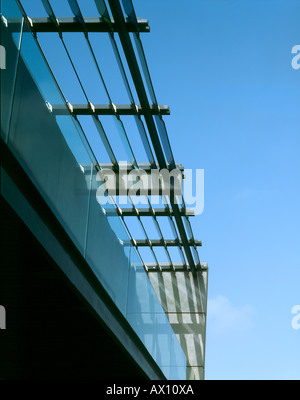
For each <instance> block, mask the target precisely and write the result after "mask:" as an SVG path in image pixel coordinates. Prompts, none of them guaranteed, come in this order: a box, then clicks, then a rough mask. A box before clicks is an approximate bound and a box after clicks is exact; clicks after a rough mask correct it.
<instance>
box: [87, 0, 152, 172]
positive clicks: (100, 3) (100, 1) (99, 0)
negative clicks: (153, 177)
mask: <svg viewBox="0 0 300 400" xmlns="http://www.w3.org/2000/svg"><path fill="white" fill-rule="evenodd" d="M94 1H95V4H96V7H97V9H98V12H99V14H100V15H101V17H102V18H104V19H105V20H106V21H107V23H108V25H109V26H110V27H111V24H110V21H111V18H110V16H109V12H108V9H107V7H106V4H105V1H104V0H94ZM133 23H134V25H135V21H134V22H133ZM109 37H110V41H111V44H112V47H113V50H114V53H115V56H116V58H117V61H118V65H119V69H120V71H121V75H122V78H123V82H124V84H125V87H126V90H127V93H128V96H129V99H130V101H131V104H132V106H133V107H134V108H137V106H136V105H135V101H134V97H133V94H132V90H131V88H130V84H129V81H128V78H127V75H126V72H125V67H124V64H123V61H122V58H121V55H120V52H119V49H118V46H117V43H116V40H115V37H114V33H113V31H112V30H111V32H110V33H109ZM137 111H138V108H137ZM137 114H138V115H135V116H134V119H135V123H136V125H137V128H138V131H139V134H140V137H141V140H142V142H143V146H144V149H145V151H146V154H147V157H148V160H149V162H150V164H151V165H152V166H153V167H154V168H155V159H154V155H153V153H152V150H151V146H150V143H149V139H148V136H147V133H146V129H145V126H144V123H143V121H142V119H141V117H140V115H139V113H138V112H137Z"/></svg>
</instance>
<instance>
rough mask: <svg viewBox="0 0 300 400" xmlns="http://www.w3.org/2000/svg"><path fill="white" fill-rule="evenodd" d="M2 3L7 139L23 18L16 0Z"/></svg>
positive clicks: (0, 65) (0, 59)
mask: <svg viewBox="0 0 300 400" xmlns="http://www.w3.org/2000/svg"><path fill="white" fill-rule="evenodd" d="M0 4H1V15H2V16H1V17H0V38H1V42H0V45H1V47H0V74H1V82H0V89H1V93H0V96H1V104H0V106H1V137H2V138H3V139H4V140H5V141H7V138H8V131H9V123H10V116H11V108H12V102H13V96H14V89H15V80H16V74H17V67H18V57H19V45H20V40H21V32H22V26H23V18H22V16H21V13H20V11H19V8H18V7H17V5H16V4H15V3H14V2H12V1H5V2H4V1H2V2H1V3H0Z"/></svg>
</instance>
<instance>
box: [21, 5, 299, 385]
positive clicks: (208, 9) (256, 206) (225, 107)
mask: <svg viewBox="0 0 300 400" xmlns="http://www.w3.org/2000/svg"><path fill="white" fill-rule="evenodd" d="M30 2H31V4H33V3H38V2H39V1H33V0H30V1H24V4H25V3H30ZM52 3H53V4H56V7H61V8H60V11H61V14H60V15H61V16H63V14H64V3H67V1H64V2H62V1H61V0H59V1H56V0H53V1H52ZM79 3H80V4H81V5H82V7H83V10H85V11H86V12H89V10H90V13H91V15H86V16H92V15H93V14H92V12H93V10H94V8H89V4H90V2H87V1H86V0H85V1H79ZM134 5H135V8H136V11H137V15H138V16H140V17H144V18H148V19H149V21H150V26H151V34H145V35H143V43H144V47H145V51H146V55H147V59H148V62H149V67H150V72H151V76H152V79H153V83H154V87H155V90H156V95H157V98H158V101H159V103H160V104H167V105H169V106H170V107H171V112H172V114H171V116H170V117H166V118H165V121H166V123H167V128H168V132H169V137H170V141H171V145H172V148H173V151H174V156H175V160H176V162H180V163H182V164H183V165H184V166H185V168H191V169H194V170H195V169H204V170H205V211H204V213H203V215H201V216H199V217H196V218H195V219H194V220H193V228H194V232H195V236H196V238H197V239H199V240H202V241H203V248H202V249H200V256H201V261H202V262H207V263H208V264H209V267H210V273H209V307H208V327H207V357H206V378H207V379H300V330H298V331H295V330H293V329H292V324H291V322H292V317H293V316H292V314H291V312H292V308H293V306H294V305H297V304H300V290H299V286H300V268H299V267H300V254H299V240H300V231H299V221H300V205H299V198H300V183H299V182H300V180H299V173H300V157H299V155H300V154H299V153H300V70H299V71H295V70H293V69H292V67H291V61H292V58H293V55H292V54H291V50H292V47H293V46H294V45H297V44H300V25H299V16H300V3H299V1H298V0H189V1H188V2H184V1H179V0H163V1H162V0H151V1H146V0H135V1H134ZM65 10H66V11H65V14H66V16H67V15H68V14H69V11H68V7H66V8H65ZM46 39H47V38H46V37H45V40H44V43H45V46H46V42H47V40H46ZM66 41H67V37H66ZM77 46H79V43H77ZM83 46H84V44H82V47H81V48H82V49H83ZM95 46H97V44H96V43H95ZM98 46H100V44H98ZM102 46H107V43H106V44H104V43H103V44H102ZM105 48H107V47H105ZM75 50H76V49H74V51H75ZM56 51H57V52H58V51H59V49H58V47H57V49H56ZM82 51H83V50H82ZM57 54H60V53H56V57H57ZM78 65H79V66H80V63H79V64H78ZM104 68H105V66H104ZM106 68H108V69H107V71H109V64H108V65H107V66H106ZM61 73H63V74H64V79H66V80H67V79H68V77H67V75H68V74H66V71H65V70H63V71H61ZM57 74H58V75H59V71H57ZM86 84H87V85H89V83H88V82H87V83H86ZM89 86H90V91H91V92H92V91H93V90H95V89H93V85H89ZM115 87H117V85H116V86H115ZM118 87H119V86H118ZM77 94H78V92H76V93H75V89H74V93H71V94H70V96H71V97H72V96H74V97H73V98H72V99H70V100H73V102H74V103H76V102H81V101H80V100H81V99H80V98H76V96H77ZM95 96H100V94H99V93H98V92H97V93H96V92H95ZM118 96H120V99H121V100H122V99H123V97H122V96H123V95H121V93H119V92H116V97H118ZM121 100H120V101H119V103H122V102H123V101H121ZM98 102H99V103H101V102H103V101H100V100H99V101H98ZM95 103H97V101H95ZM116 103H118V101H116ZM83 124H84V121H83ZM123 155H124V154H123V153H122V152H121V153H120V156H119V158H121V157H123ZM124 159H125V158H124ZM138 161H140V162H142V161H145V160H138Z"/></svg>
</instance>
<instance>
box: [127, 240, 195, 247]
mask: <svg viewBox="0 0 300 400" xmlns="http://www.w3.org/2000/svg"><path fill="white" fill-rule="evenodd" d="M132 244H133V245H134V246H136V247H179V246H183V244H182V242H181V241H179V240H149V241H148V240H134V239H133V240H132ZM188 244H189V246H196V247H201V246H202V242H201V241H200V240H189V241H188Z"/></svg>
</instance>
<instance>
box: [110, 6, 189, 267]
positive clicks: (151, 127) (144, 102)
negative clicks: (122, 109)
mask: <svg viewBox="0 0 300 400" xmlns="http://www.w3.org/2000/svg"><path fill="white" fill-rule="evenodd" d="M108 3H109V6H110V9H111V12H112V15H113V17H114V19H115V21H116V22H117V23H118V24H119V26H120V30H119V32H118V34H119V37H120V41H121V44H122V47H123V50H124V54H125V57H126V60H127V63H128V66H129V69H130V73H131V76H132V79H133V82H134V85H135V88H136V92H137V95H138V98H139V101H140V104H141V106H142V108H143V110H145V122H146V125H147V127H148V131H149V134H150V138H151V141H152V145H153V148H154V151H155V154H156V158H157V161H158V163H159V166H160V169H165V168H167V167H168V163H167V160H166V158H165V154H164V149H163V147H162V144H161V142H160V138H159V133H158V130H157V127H156V125H155V121H154V118H153V116H152V115H151V111H150V104H149V100H148V95H147V91H146V88H145V85H144V80H143V77H142V75H141V71H140V67H139V63H138V60H137V58H136V53H135V49H134V47H133V43H132V41H131V37H130V35H129V33H128V30H127V28H126V24H125V19H124V13H123V10H122V6H121V4H120V2H119V1H116V0H108ZM145 67H146V66H145ZM146 69H147V68H144V71H145V70H146ZM147 75H148V74H147ZM146 78H147V77H146ZM168 162H169V163H170V162H171V164H170V166H171V168H172V169H174V168H175V161H174V159H172V160H168ZM170 202H171V206H172V209H173V211H174V219H175V221H176V224H177V228H178V232H179V235H180V238H181V240H182V242H183V248H184V251H185V254H186V258H187V261H188V263H189V266H190V268H191V270H192V271H193V272H196V268H195V260H194V259H193V255H192V252H191V249H190V246H189V245H188V243H187V240H188V238H187V234H186V231H185V228H184V225H183V221H182V217H181V215H180V213H179V207H178V205H177V204H176V203H175V200H173V199H170Z"/></svg>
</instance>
